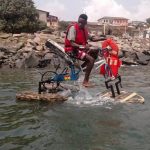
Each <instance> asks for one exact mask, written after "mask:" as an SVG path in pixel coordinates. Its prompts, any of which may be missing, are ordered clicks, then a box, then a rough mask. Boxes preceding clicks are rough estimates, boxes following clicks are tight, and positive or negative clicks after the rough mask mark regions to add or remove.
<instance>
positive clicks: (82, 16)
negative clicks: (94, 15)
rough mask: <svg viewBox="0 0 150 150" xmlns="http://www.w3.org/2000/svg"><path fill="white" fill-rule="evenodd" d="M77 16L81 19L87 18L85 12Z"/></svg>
mask: <svg viewBox="0 0 150 150" xmlns="http://www.w3.org/2000/svg"><path fill="white" fill-rule="evenodd" d="M79 18H82V19H84V20H87V19H88V16H87V15H86V14H81V15H80V16H79Z"/></svg>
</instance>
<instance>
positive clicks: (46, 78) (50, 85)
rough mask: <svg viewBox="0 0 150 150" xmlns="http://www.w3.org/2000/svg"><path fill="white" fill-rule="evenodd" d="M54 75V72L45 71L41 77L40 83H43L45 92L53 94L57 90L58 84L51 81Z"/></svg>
mask: <svg viewBox="0 0 150 150" xmlns="http://www.w3.org/2000/svg"><path fill="white" fill-rule="evenodd" d="M56 75H57V73H56V72H54V71H47V72H45V73H44V74H43V75H42V77H41V82H43V83H42V85H43V88H44V90H45V91H47V90H48V91H49V92H53V91H55V90H56V89H57V88H58V86H59V82H57V81H54V80H53V79H54V77H55V76H56Z"/></svg>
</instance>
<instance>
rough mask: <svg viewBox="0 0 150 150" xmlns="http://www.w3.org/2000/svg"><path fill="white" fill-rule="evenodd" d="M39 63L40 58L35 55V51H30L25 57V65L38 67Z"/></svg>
mask: <svg viewBox="0 0 150 150" xmlns="http://www.w3.org/2000/svg"><path fill="white" fill-rule="evenodd" d="M38 64H39V58H38V57H37V56H36V55H35V52H33V51H32V52H30V53H28V55H27V56H26V58H25V67H26V68H33V67H37V66H38Z"/></svg>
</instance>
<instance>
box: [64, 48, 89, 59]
mask: <svg viewBox="0 0 150 150" xmlns="http://www.w3.org/2000/svg"><path fill="white" fill-rule="evenodd" d="M66 53H67V54H68V55H70V56H71V57H75V58H77V59H80V60H83V59H84V58H85V55H86V52H84V51H81V50H76V51H75V52H73V51H70V52H69V51H68V52H66Z"/></svg>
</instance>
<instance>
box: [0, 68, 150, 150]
mask: <svg viewBox="0 0 150 150" xmlns="http://www.w3.org/2000/svg"><path fill="white" fill-rule="evenodd" d="M121 74H122V80H123V83H122V84H123V89H124V90H128V91H133V92H137V93H139V94H140V95H142V96H143V97H144V98H145V104H125V103H124V104H123V103H115V102H113V101H111V100H110V101H109V100H106V101H104V100H102V101H101V100H99V101H98V100H97V99H96V93H98V92H101V91H103V90H104V89H105V87H104V79H103V78H102V77H99V76H98V75H95V76H93V77H92V79H93V80H94V81H95V82H96V83H97V84H98V85H99V86H96V87H95V89H91V90H90V89H89V90H88V91H86V90H85V89H82V90H81V91H80V93H79V94H78V95H76V97H75V99H70V100H69V101H67V102H65V103H63V104H53V105H52V104H48V103H41V102H25V101H24V102H23V101H21V102H19V101H16V99H15V95H16V93H18V92H21V91H24V90H34V91H36V90H37V85H38V80H39V78H40V74H39V73H38V71H37V70H26V71H24V70H11V71H10V70H9V71H7V70H5V71H3V70H1V71H0V149H1V150H28V149H30V150H150V67H149V66H144V67H143V66H135V67H122V68H121ZM83 91H84V93H85V94H84V93H83ZM85 91H86V92H85ZM83 97H84V98H83Z"/></svg>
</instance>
